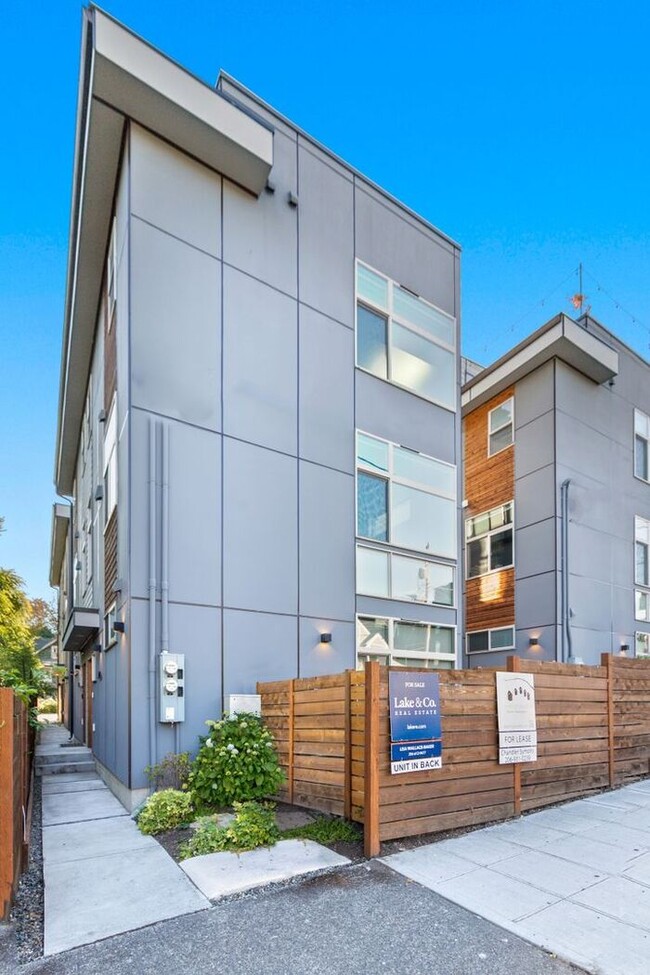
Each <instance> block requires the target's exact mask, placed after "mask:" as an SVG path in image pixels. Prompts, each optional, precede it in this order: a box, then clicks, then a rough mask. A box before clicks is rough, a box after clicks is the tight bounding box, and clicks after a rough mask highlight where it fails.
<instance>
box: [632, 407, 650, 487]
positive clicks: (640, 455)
mask: <svg viewBox="0 0 650 975" xmlns="http://www.w3.org/2000/svg"><path fill="white" fill-rule="evenodd" d="M649 443H650V417H648V416H646V414H645V413H642V412H641V410H635V411H634V476H635V477H640V478H641V480H642V481H648V480H650V470H649V469H648V444H649Z"/></svg>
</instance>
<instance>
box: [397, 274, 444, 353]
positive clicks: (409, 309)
mask: <svg viewBox="0 0 650 975" xmlns="http://www.w3.org/2000/svg"><path fill="white" fill-rule="evenodd" d="M393 315H395V317H396V318H400V319H402V321H406V322H410V323H411V324H412V325H415V326H417V327H418V328H421V329H423V330H424V331H425V332H428V333H429V334H430V335H431V336H433V338H435V339H438V340H439V341H441V342H445V343H446V344H447V345H451V346H452V347H453V345H454V333H455V322H454V319H453V318H450V317H449V316H448V315H445V314H443V312H441V311H438V309H437V308H434V307H433V305H429V304H427V303H426V302H424V301H422V300H421V299H420V298H416V297H415V295H411V294H409V293H408V291H404V290H403V289H402V288H395V291H394V294H393Z"/></svg>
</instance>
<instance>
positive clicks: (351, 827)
mask: <svg viewBox="0 0 650 975" xmlns="http://www.w3.org/2000/svg"><path fill="white" fill-rule="evenodd" d="M282 839H283V840H314V842H315V843H322V844H323V845H324V846H327V845H328V844H329V843H356V842H358V841H359V840H360V839H361V829H360V828H359V826H357V824H356V823H351V822H349V821H348V820H347V819H329V818H328V817H327V816H318V818H317V819H315V820H314V821H313V823H305V825H304V826H294V827H293V828H292V829H283V830H282Z"/></svg>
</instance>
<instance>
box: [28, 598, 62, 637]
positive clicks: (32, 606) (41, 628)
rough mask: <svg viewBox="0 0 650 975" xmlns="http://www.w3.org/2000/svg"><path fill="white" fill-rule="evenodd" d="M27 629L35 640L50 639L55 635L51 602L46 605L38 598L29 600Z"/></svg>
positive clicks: (55, 619)
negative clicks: (40, 638)
mask: <svg viewBox="0 0 650 975" xmlns="http://www.w3.org/2000/svg"><path fill="white" fill-rule="evenodd" d="M29 628H30V630H31V631H32V633H33V634H34V636H35V637H36V639H38V638H39V637H47V638H48V639H51V638H52V637H53V636H54V635H55V633H56V628H57V617H56V608H55V606H54V603H53V602H51V603H48V602H47V601H46V600H45V599H41V598H40V597H37V598H36V599H30V600H29Z"/></svg>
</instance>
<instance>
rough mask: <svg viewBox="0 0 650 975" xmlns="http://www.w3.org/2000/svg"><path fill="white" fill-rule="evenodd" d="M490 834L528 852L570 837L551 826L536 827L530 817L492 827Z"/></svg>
mask: <svg viewBox="0 0 650 975" xmlns="http://www.w3.org/2000/svg"><path fill="white" fill-rule="evenodd" d="M490 832H491V835H492V836H496V838H497V839H499V840H507V841H508V842H509V843H516V844H517V846H524V847H526V848H527V849H530V850H541V849H544V848H545V847H547V846H548V845H549V844H551V843H555V842H556V841H557V840H561V839H562V838H563V837H565V836H570V835H571V834H570V833H566V832H565V831H564V830H560V829H554V828H553V827H551V826H542V825H541V824H540V825H537V824H536V823H535V822H533V820H532V818H531V817H530V816H526V817H524V818H522V819H514V820H513V821H512V822H510V823H500V824H499V825H498V826H492V827H491V828H490Z"/></svg>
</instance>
